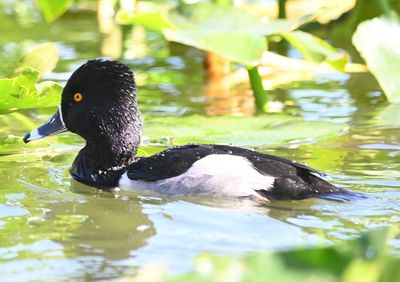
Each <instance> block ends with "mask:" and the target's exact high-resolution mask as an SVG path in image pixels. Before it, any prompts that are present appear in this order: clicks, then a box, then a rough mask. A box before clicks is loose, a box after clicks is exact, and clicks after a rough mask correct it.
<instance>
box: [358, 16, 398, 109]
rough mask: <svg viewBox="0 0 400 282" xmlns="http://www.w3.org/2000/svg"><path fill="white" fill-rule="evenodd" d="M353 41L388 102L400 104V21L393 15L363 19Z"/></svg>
mask: <svg viewBox="0 0 400 282" xmlns="http://www.w3.org/2000/svg"><path fill="white" fill-rule="evenodd" d="M353 44H354V45H355V46H356V48H357V50H358V51H359V52H360V53H361V55H362V56H363V58H364V59H365V61H366V62H367V66H368V68H369V70H370V71H371V73H372V74H373V75H374V76H375V77H376V79H377V80H378V82H379V84H380V85H381V87H382V89H383V91H384V93H385V95H386V97H387V99H388V101H389V102H391V103H395V104H400V82H399V80H398V77H399V75H400V50H399V46H400V21H399V19H398V17H397V16H396V15H394V14H393V15H392V17H387V16H382V17H380V18H374V19H372V20H368V21H364V22H362V23H361V24H360V25H359V26H358V28H357V30H356V32H355V33H354V35H353Z"/></svg>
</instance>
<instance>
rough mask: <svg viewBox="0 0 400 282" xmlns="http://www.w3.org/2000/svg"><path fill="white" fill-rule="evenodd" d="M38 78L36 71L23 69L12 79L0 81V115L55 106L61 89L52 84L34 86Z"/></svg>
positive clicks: (43, 83)
mask: <svg viewBox="0 0 400 282" xmlns="http://www.w3.org/2000/svg"><path fill="white" fill-rule="evenodd" d="M38 77H39V72H38V71H37V70H34V69H32V68H25V69H24V70H23V71H22V72H21V73H20V74H18V75H17V76H16V77H14V78H3V79H0V113H5V112H10V111H14V110H17V109H24V108H37V107H49V106H55V105H57V104H58V103H59V101H60V93H61V90H62V87H61V86H60V85H58V84H56V83H53V82H42V83H40V84H38V85H37V86H36V83H37V80H38Z"/></svg>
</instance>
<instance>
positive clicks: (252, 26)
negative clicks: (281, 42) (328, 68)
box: [117, 3, 348, 108]
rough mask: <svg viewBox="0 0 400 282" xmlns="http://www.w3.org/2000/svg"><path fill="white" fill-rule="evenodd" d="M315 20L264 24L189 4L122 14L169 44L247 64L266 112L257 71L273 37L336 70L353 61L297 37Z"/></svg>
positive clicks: (319, 42)
mask: <svg viewBox="0 0 400 282" xmlns="http://www.w3.org/2000/svg"><path fill="white" fill-rule="evenodd" d="M146 7H147V8H148V7H149V6H146ZM221 19H226V20H221ZM313 19H314V16H309V17H305V18H301V19H296V20H293V19H286V20H283V19H279V20H269V21H268V22H263V21H262V20H261V19H259V18H257V17H254V16H252V15H250V14H248V13H246V11H244V10H239V9H236V8H234V7H227V6H220V5H217V4H212V3H199V4H194V5H187V6H185V9H184V12H183V13H182V12H180V13H178V12H177V11H174V10H173V11H168V10H167V9H166V8H165V7H162V6H157V5H150V9H146V10H145V11H144V12H140V10H139V11H138V12H136V13H135V14H132V13H130V12H127V11H124V10H121V11H120V12H119V13H118V15H117V21H118V22H119V23H122V24H140V25H144V26H145V27H147V28H150V29H153V30H156V31H159V32H162V33H163V35H164V37H165V38H166V39H167V40H168V41H174V42H179V43H182V44H185V45H189V46H193V47H195V48H198V49H201V50H205V51H209V52H213V53H216V54H218V55H220V56H222V57H224V58H226V59H228V60H230V61H233V62H236V63H239V64H242V65H244V66H245V67H246V68H247V70H248V72H249V78H250V82H251V86H252V89H253V92H254V96H255V98H256V99H255V101H256V104H257V106H258V108H265V105H266V102H267V99H266V96H265V95H266V94H265V92H264V89H263V88H262V83H261V78H260V77H259V75H258V71H257V69H255V67H256V66H257V65H258V64H259V63H260V61H261V58H262V55H263V53H264V52H265V51H266V49H267V40H266V37H268V36H272V35H279V36H283V37H284V38H285V39H287V40H288V41H289V42H290V43H292V44H293V45H294V46H296V48H298V49H299V51H300V52H301V53H302V54H303V55H304V57H305V58H306V59H309V60H312V61H316V62H318V63H321V62H323V61H326V62H327V63H328V64H330V65H332V66H333V67H334V68H336V69H337V70H340V71H343V70H344V65H345V64H346V63H347V62H348V56H347V55H345V53H344V52H341V51H338V50H336V49H335V48H333V47H332V46H330V45H329V44H328V43H327V42H325V41H323V40H321V39H318V38H316V37H315V36H312V35H311V34H308V33H306V32H296V33H294V32H293V30H295V29H297V28H298V27H299V26H301V25H302V24H304V23H307V22H310V21H312V20H313ZM325 59H326V60H325Z"/></svg>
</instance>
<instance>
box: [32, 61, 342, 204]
mask: <svg viewBox="0 0 400 282" xmlns="http://www.w3.org/2000/svg"><path fill="white" fill-rule="evenodd" d="M141 128H142V122H141V117H140V112H139V109H138V106H137V102H136V85H135V82H134V80H133V74H132V73H131V72H130V71H129V69H128V68H127V67H126V66H124V65H122V64H119V63H117V62H112V61H105V60H92V61H88V62H87V63H86V64H84V65H83V66H81V67H80V68H79V69H78V70H76V71H75V72H74V73H73V74H72V76H71V78H70V79H69V80H68V82H67V85H66V86H65V88H64V90H63V94H62V102H61V105H60V107H59V109H58V111H57V113H56V114H55V115H54V116H53V117H52V118H51V119H50V120H49V122H48V123H47V124H45V125H43V126H42V127H40V128H38V129H35V130H33V131H32V132H30V133H28V134H27V135H26V136H25V137H24V141H25V142H29V141H31V140H34V139H39V138H42V137H45V136H47V135H52V134H55V133H58V132H62V131H65V130H70V131H72V132H75V133H77V134H79V135H80V136H82V137H83V138H84V139H85V140H86V146H85V147H84V148H83V149H82V150H81V151H80V152H79V154H78V156H77V157H76V159H75V161H74V163H73V165H72V168H71V175H72V176H73V177H74V178H75V179H77V180H78V181H80V182H83V183H86V184H89V185H92V186H95V187H99V188H111V187H116V186H120V187H121V188H122V189H125V190H139V191H144V190H145V191H153V192H157V193H160V194H168V195H190V194H196V195H198V194H206V195H218V196H225V197H256V198H263V199H302V198H307V197H312V196H320V195H324V194H327V193H340V192H344V191H343V190H342V189H339V188H336V187H335V186H334V185H332V184H330V183H328V182H326V181H325V180H323V179H321V178H320V177H319V176H317V175H323V174H322V173H320V172H318V171H317V170H315V169H313V168H310V167H308V166H305V165H302V164H298V163H296V162H293V161H290V160H287V159H284V158H280V157H277V156H272V155H267V154H262V153H258V152H255V151H251V150H247V149H243V148H238V147H231V146H225V145H186V146H181V147H175V148H171V149H168V150H165V151H163V152H161V153H159V154H156V155H154V156H150V157H136V156H135V154H136V151H137V148H138V146H139V143H140V136H141Z"/></svg>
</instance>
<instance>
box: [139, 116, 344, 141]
mask: <svg viewBox="0 0 400 282" xmlns="http://www.w3.org/2000/svg"><path fill="white" fill-rule="evenodd" d="M344 129H345V126H343V125H342V124H337V123H330V122H310V121H303V120H302V119H299V118H293V117H290V116H284V115H269V116H259V117H251V118H244V117H229V116H224V117H203V116H188V117H179V118H174V117H151V118H149V119H148V120H146V126H145V136H146V137H147V138H149V139H150V140H152V141H154V142H160V140H161V142H162V140H166V141H167V142H170V143H172V144H173V145H181V144H187V143H193V142H195V143H230V144H234V145H238V146H250V147H261V146H271V145H277V144H282V143H283V142H289V141H291V142H296V143H304V142H313V141H316V140H318V139H321V138H327V137H331V136H337V135H340V134H341V133H343V131H344ZM160 138H161V139H160Z"/></svg>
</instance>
